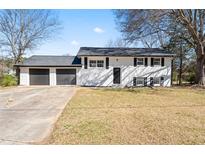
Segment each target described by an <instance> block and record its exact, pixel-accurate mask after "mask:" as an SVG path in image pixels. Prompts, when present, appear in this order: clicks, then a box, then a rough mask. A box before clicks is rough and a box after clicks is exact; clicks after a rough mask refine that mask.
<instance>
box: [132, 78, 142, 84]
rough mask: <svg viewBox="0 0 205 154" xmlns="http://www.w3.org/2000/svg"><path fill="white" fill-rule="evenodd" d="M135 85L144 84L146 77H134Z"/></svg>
mask: <svg viewBox="0 0 205 154" xmlns="http://www.w3.org/2000/svg"><path fill="white" fill-rule="evenodd" d="M133 85H134V86H144V78H141V77H138V78H137V77H134V78H133Z"/></svg>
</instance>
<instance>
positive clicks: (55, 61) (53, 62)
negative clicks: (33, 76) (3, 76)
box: [16, 55, 81, 66]
mask: <svg viewBox="0 0 205 154" xmlns="http://www.w3.org/2000/svg"><path fill="white" fill-rule="evenodd" d="M16 66H81V61H80V58H78V57H77V56H40V55H34V56H31V57H30V58H28V59H26V60H25V61H24V62H23V63H19V64H16Z"/></svg>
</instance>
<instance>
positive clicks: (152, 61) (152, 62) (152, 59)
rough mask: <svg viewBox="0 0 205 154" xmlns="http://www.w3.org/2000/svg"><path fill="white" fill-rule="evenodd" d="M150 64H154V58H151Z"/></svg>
mask: <svg viewBox="0 0 205 154" xmlns="http://www.w3.org/2000/svg"><path fill="white" fill-rule="evenodd" d="M151 66H154V58H151Z"/></svg>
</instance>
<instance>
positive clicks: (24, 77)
mask: <svg viewBox="0 0 205 154" xmlns="http://www.w3.org/2000/svg"><path fill="white" fill-rule="evenodd" d="M43 68H44V69H49V78H50V79H49V81H50V86H55V85H56V69H76V76H78V73H79V70H80V69H81V68H78V67H77V68H75V67H43ZM29 69H30V68H29V67H20V85H21V86H29V85H30V80H29ZM31 69H42V67H32V68H31ZM76 84H77V85H78V78H77V77H76Z"/></svg>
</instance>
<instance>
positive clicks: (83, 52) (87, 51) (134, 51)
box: [77, 47, 175, 57]
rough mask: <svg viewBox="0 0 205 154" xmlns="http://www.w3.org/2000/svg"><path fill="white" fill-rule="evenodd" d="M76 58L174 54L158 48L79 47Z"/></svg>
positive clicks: (168, 55)
mask: <svg viewBox="0 0 205 154" xmlns="http://www.w3.org/2000/svg"><path fill="white" fill-rule="evenodd" d="M77 56H165V57H172V56H175V54H173V53H171V52H169V51H166V50H163V49H159V48H101V47H81V48H80V50H79V51H78V54H77Z"/></svg>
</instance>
